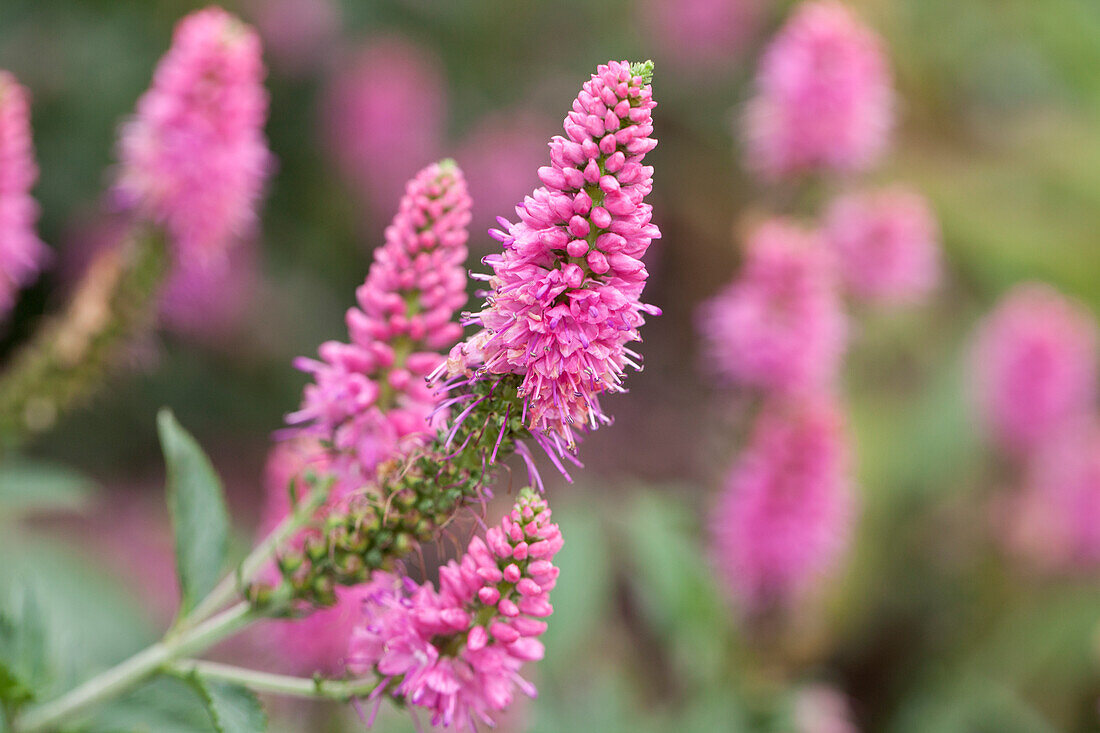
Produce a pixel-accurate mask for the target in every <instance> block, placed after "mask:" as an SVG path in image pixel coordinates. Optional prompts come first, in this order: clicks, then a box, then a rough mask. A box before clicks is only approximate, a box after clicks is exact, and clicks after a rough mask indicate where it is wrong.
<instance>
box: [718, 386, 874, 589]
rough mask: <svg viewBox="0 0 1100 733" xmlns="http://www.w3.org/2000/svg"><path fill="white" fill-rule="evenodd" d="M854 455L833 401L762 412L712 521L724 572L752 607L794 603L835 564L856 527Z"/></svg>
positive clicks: (803, 401)
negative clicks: (852, 477) (851, 457)
mask: <svg viewBox="0 0 1100 733" xmlns="http://www.w3.org/2000/svg"><path fill="white" fill-rule="evenodd" d="M848 460H849V459H848V446H847V441H846V438H845V435H844V428H843V425H842V418H841V416H840V414H839V412H838V411H837V408H836V407H835V406H834V405H832V404H830V403H828V402H824V401H821V400H802V401H800V403H799V404H798V405H797V406H794V405H785V406H781V407H777V406H775V405H771V406H769V407H768V408H767V409H765V411H764V412H763V413H761V415H760V417H759V422H758V423H757V425H756V427H755V429H754V432H753V435H752V438H751V440H750V444H749V445H748V447H747V448H746V449H745V451H744V453H743V454H742V455H741V456H740V457H739V458H738V460H737V462H736V463H735V464H734V466H733V469H732V471H731V472H730V474H729V478H728V479H727V481H726V488H725V490H724V492H723V493H722V496H721V498H720V500H719V502H718V506H717V508H716V510H715V513H714V515H713V517H712V519H711V535H712V542H713V556H714V561H715V564H716V567H717V570H718V573H719V576H720V577H721V579H722V581H723V582H725V583H726V584H727V585H728V586H729V588H730V589H731V590H732V591H733V593H734V595H735V596H736V598H737V599H738V600H739V601H740V602H741V603H742V604H743V605H744V607H745V608H746V609H749V610H756V609H761V608H765V607H767V606H769V605H771V604H781V605H783V604H790V603H793V602H795V601H797V600H798V598H799V597H800V596H801V595H802V594H803V593H804V592H805V591H806V590H808V589H809V588H810V587H811V586H812V585H813V583H814V582H815V581H817V580H818V579H820V578H821V577H822V576H823V575H825V574H826V573H828V572H829V571H830V570H832V569H833V567H834V565H835V564H836V563H837V561H838V559H839V557H840V555H841V554H842V553H843V552H844V550H845V549H846V547H847V545H848V541H849V539H850V534H851V529H852V518H853V497H852V489H851V485H850V476H849V465H848Z"/></svg>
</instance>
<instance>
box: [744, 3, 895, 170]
mask: <svg viewBox="0 0 1100 733" xmlns="http://www.w3.org/2000/svg"><path fill="white" fill-rule="evenodd" d="M891 84H892V83H891V79H890V70H889V67H888V64H887V61H886V57H885V52H884V50H883V48H882V43H881V41H880V40H879V38H878V36H876V35H875V34H874V32H873V31H871V30H870V29H869V28H867V27H866V26H864V25H863V24H862V23H861V22H860V21H859V20H858V19H857V18H856V17H855V16H854V15H853V14H852V12H851V11H850V10H848V9H847V8H846V7H844V5H842V4H841V3H840V2H837V1H836V0H813V1H811V2H806V3H802V4H801V5H799V6H798V9H797V10H796V11H795V12H794V15H793V16H792V17H791V19H790V20H789V21H788V22H787V24H786V25H785V26H784V27H783V29H782V30H781V31H780V32H779V35H778V36H776V38H775V40H773V41H772V42H771V45H770V46H769V47H768V48H767V50H766V51H765V53H764V57H763V60H762V61H761V65H760V69H759V71H758V73H757V77H756V85H757V92H756V96H755V97H754V98H753V99H752V100H751V101H750V102H749V104H748V107H747V109H746V114H745V119H744V125H745V138H746V140H745V143H746V148H747V150H746V154H747V158H748V165H749V167H750V168H751V169H753V170H755V171H756V172H758V173H760V174H761V175H762V176H763V177H765V178H766V179H768V180H779V179H783V178H786V177H789V176H793V175H799V174H803V173H809V172H814V171H819V170H824V171H831V172H839V173H847V172H851V171H858V170H863V169H864V168H866V167H867V166H869V165H870V164H872V163H873V162H874V161H875V160H876V159H877V158H878V157H879V155H880V154H881V153H882V151H883V150H884V148H885V147H886V144H887V140H888V137H889V132H890V128H891V127H892V125H893V90H892V87H891Z"/></svg>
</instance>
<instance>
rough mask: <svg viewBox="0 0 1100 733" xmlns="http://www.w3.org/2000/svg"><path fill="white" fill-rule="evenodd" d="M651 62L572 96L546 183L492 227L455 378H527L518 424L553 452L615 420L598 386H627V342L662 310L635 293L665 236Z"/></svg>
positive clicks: (624, 67) (612, 73) (542, 174)
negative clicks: (653, 161) (657, 198)
mask: <svg viewBox="0 0 1100 733" xmlns="http://www.w3.org/2000/svg"><path fill="white" fill-rule="evenodd" d="M651 76H652V63H650V62H647V63H645V64H637V65H634V66H632V65H630V64H629V63H627V62H625V61H624V62H615V61H613V62H610V63H608V64H606V65H602V66H600V67H599V68H598V69H597V70H596V73H595V74H593V75H592V78H591V79H590V80H589V81H588V82H586V83H585V84H584V87H583V89H582V90H581V92H580V94H579V95H578V96H577V99H576V100H575V101H574V103H573V109H572V111H571V112H569V115H568V116H567V117H566V119H565V122H564V130H565V136H564V137H563V136H556V137H554V138H553V139H551V141H550V157H551V165H548V166H543V167H542V168H540V169H539V171H538V175H539V178H540V179H541V180H542V182H543V186H542V187H540V188H537V189H536V190H535V191H534V192H533V193H532V194H531V195H530V196H527V197H526V198H525V199H524V200H523V202H522V203H521V204H519V205H518V206H517V207H516V213H517V214H518V216H519V220H518V221H517V222H516V223H511V222H509V221H506V220H504V219H500V220H499V221H500V222H501V226H502V229H498V230H493V231H492V232H490V234H492V235H493V236H494V237H495V238H496V239H498V240H500V242H501V243H502V245H503V248H504V251H503V252H502V253H500V254H497V255H491V256H489V257H486V258H485V259H484V262H485V263H486V264H488V265H489V266H490V267H492V269H493V274H492V275H491V276H489V277H485V278H484V279H487V280H488V283H489V293H488V297H487V300H486V303H485V307H484V308H483V310H481V311H480V312H478V313H476V314H474V316H473V319H472V320H473V321H475V322H478V323H480V324H481V325H482V326H483V327H484V330H483V331H482V332H481V333H479V334H477V335H475V336H474V337H472V338H471V339H470V341H469V342H467V343H466V344H463V345H461V346H460V348H459V349H457V351H456V352H455V354H454V355H455V363H457V364H458V368H457V369H456V368H452V369H451V372H452V375H453V374H454V373H455V372H461V371H462V367H466V366H469V367H473V368H476V369H477V370H478V374H479V375H480V376H482V377H483V376H485V375H487V374H488V375H508V374H516V375H520V376H521V377H522V385H521V387H520V394H521V396H522V398H523V401H524V402H523V410H524V421H525V423H526V424H527V425H528V426H529V427H530V428H531V430H532V432H534V433H536V439H537V440H539V442H540V443H542V444H543V445H544V446H546V447H552V448H553V449H554V450H555V451H556V452H558V453H559V454H561V453H564V452H565V451H574V450H575V448H576V434H577V431H578V430H580V431H583V430H584V429H585V427H584V426H586V425H587V426H588V428H595V427H596V426H597V424H598V423H600V422H603V423H607V422H609V421H610V418H608V417H607V416H606V415H605V414H604V412H603V410H602V409H601V408H600V403H599V397H600V395H601V394H603V393H604V392H621V391H623V386H622V379H623V373H624V370H625V368H626V367H627V366H633V367H635V368H638V367H639V364H638V360H639V359H640V357H639V356H638V354H636V353H635V352H633V351H632V350H630V349H629V348H627V344H628V343H629V342H631V341H637V340H639V336H638V328H639V327H640V326H641V325H642V324H643V322H644V317H643V313H648V314H654V315H655V314H658V313H659V312H660V311H659V310H658V309H657V308H655V307H653V306H648V305H643V304H642V303H641V302H640V300H639V297H640V295H641V292H642V288H643V287H644V285H645V281H646V278H647V276H648V273H647V272H646V269H645V266H644V264H643V263H642V257H643V256H644V255H645V252H646V249H647V248H648V247H649V245H650V243H651V242H652V241H653V240H654V239H655V238H657V237H659V236H660V231H659V230H658V229H657V227H656V226H655V225H654V224H652V223H651V221H650V219H651V216H652V207H651V206H650V205H649V204H647V203H645V202H644V198H645V196H646V195H647V194H648V193H649V192H650V191H651V190H652V187H653V168H652V167H651V166H647V165H644V159H645V155H646V153H648V152H649V151H650V150H652V149H653V148H654V147H655V146H656V145H657V140H656V139H655V138H653V137H652V132H653V121H652V110H653V107H654V106H655V105H656V103H655V102H654V101H653V93H652V89H651V87H650V84H649V82H650V78H651ZM453 366H454V365H453V364H452V367H453Z"/></svg>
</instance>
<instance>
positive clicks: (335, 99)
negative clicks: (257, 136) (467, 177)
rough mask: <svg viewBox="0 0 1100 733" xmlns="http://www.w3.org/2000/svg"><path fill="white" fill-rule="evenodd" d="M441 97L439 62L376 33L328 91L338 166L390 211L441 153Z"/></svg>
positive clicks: (443, 94)
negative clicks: (408, 183)
mask: <svg viewBox="0 0 1100 733" xmlns="http://www.w3.org/2000/svg"><path fill="white" fill-rule="evenodd" d="M446 110H447V99H446V90H445V86H444V79H443V72H442V71H441V70H440V68H439V64H438V62H437V61H436V60H435V59H434V58H433V57H432V56H431V55H429V54H426V53H425V52H424V51H422V50H421V49H420V48H418V47H417V46H415V45H413V44H411V43H409V42H408V41H405V40H402V39H398V38H375V39H371V40H370V41H369V42H368V46H367V47H366V49H364V50H363V51H362V52H361V53H360V54H359V55H358V56H356V57H355V58H353V59H351V60H350V61H349V62H348V63H346V64H345V65H344V70H343V71H342V72H341V73H340V74H339V76H337V77H336V80H335V82H334V83H333V85H332V87H331V89H330V90H329V91H328V93H327V101H326V110H325V128H326V135H327V137H328V143H329V147H330V148H331V150H332V153H333V155H334V157H335V160H336V163H337V165H339V166H340V167H341V169H342V170H343V171H344V174H345V175H346V176H347V177H348V178H349V179H351V181H352V182H354V183H355V184H357V185H358V186H359V187H361V188H362V189H363V190H364V191H365V192H366V194H367V197H368V201H369V203H370V204H371V206H372V207H373V209H374V210H375V211H376V212H388V211H391V210H392V208H393V205H394V203H395V202H396V201H397V199H398V197H399V196H400V194H401V184H400V181H404V180H407V179H408V178H409V177H410V176H411V175H412V174H413V173H414V172H415V171H416V167H417V166H419V165H423V161H427V160H432V159H434V158H435V157H436V156H437V155H438V153H439V146H440V141H441V140H442V138H443V128H444V120H445V119H446Z"/></svg>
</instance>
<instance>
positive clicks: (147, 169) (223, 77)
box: [115, 7, 273, 266]
mask: <svg viewBox="0 0 1100 733" xmlns="http://www.w3.org/2000/svg"><path fill="white" fill-rule="evenodd" d="M263 76H264V68H263V62H262V60H261V50H260V38H259V36H258V35H256V33H255V31H253V30H252V29H251V28H249V27H248V26H246V25H245V24H243V23H241V22H240V21H239V20H238V19H236V18H235V17H233V16H232V15H230V14H228V13H226V12H225V11H224V10H221V9H220V8H215V7H211V8H207V9H206V10H200V11H197V12H195V13H192V14H191V15H188V16H187V17H186V18H184V19H183V20H181V21H180V23H179V25H177V26H176V32H175V35H174V36H173V39H172V47H171V48H170V49H169V51H168V53H167V54H166V55H165V56H164V58H163V59H161V61H160V64H159V65H158V66H157V70H156V73H155V75H154V77H153V85H152V87H150V89H149V90H148V91H147V92H145V94H143V95H142V97H141V99H140V100H138V105H137V114H136V115H135V116H134V117H133V118H132V119H131V120H129V121H128V122H127V123H126V124H125V125H124V126H123V128H122V134H121V138H120V141H119V155H120V158H121V163H122V165H121V170H120V173H119V179H118V182H117V184H116V186H115V197H116V199H117V200H118V202H119V204H120V205H121V206H123V207H124V208H127V209H134V210H135V211H136V213H137V215H138V216H142V217H148V218H150V219H152V220H153V221H156V222H157V223H159V224H161V225H163V226H164V227H165V228H166V230H167V232H168V235H169V237H170V239H171V240H172V242H173V244H174V245H175V253H176V259H177V260H178V261H182V260H189V259H196V260H203V261H205V262H208V263H210V264H211V266H215V265H219V264H220V265H222V266H224V264H225V263H224V258H225V253H226V252H227V251H228V249H229V247H230V246H231V245H232V244H233V243H234V242H235V241H236V240H237V239H239V238H240V237H242V236H246V235H248V234H249V233H250V232H251V231H252V230H253V229H254V227H255V225H256V220H257V216H256V209H257V206H258V204H259V200H260V194H261V192H262V190H263V184H264V180H265V179H266V177H267V174H268V173H269V172H270V170H271V169H272V166H273V159H272V156H271V153H270V151H268V149H267V142H266V140H265V139H264V135H263V126H264V121H265V119H266V117H267V92H266V91H265V90H264V88H263V84H262V82H263Z"/></svg>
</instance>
